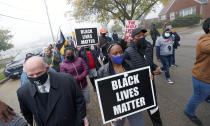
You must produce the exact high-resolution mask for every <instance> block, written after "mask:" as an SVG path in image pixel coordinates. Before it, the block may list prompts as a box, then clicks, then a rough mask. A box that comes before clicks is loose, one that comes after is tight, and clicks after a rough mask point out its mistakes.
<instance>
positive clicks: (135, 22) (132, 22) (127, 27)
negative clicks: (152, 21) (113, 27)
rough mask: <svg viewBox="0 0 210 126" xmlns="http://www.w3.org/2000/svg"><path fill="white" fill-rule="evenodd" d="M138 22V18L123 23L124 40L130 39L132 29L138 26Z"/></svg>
mask: <svg viewBox="0 0 210 126" xmlns="http://www.w3.org/2000/svg"><path fill="white" fill-rule="evenodd" d="M138 23H139V21H138V20H128V21H126V24H125V33H126V36H125V39H126V40H132V36H131V33H132V31H133V30H134V29H136V28H137V27H138Z"/></svg>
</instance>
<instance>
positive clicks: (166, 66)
mask: <svg viewBox="0 0 210 126" xmlns="http://www.w3.org/2000/svg"><path fill="white" fill-rule="evenodd" d="M171 59H172V55H168V56H160V60H161V63H162V65H163V70H164V71H165V77H166V79H168V78H170V73H169V68H170V66H171Z"/></svg>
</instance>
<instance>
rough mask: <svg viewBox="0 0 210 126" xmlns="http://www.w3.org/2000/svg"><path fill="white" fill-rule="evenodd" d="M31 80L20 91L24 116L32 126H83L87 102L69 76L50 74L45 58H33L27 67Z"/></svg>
mask: <svg viewBox="0 0 210 126" xmlns="http://www.w3.org/2000/svg"><path fill="white" fill-rule="evenodd" d="M24 67H25V70H26V73H27V77H28V79H29V82H28V84H25V85H23V86H22V87H21V88H19V89H18V91H17V96H18V100H19V104H20V109H21V112H22V114H23V116H24V118H25V119H26V120H27V122H28V123H29V124H30V125H32V124H33V123H34V122H33V118H34V120H35V121H36V123H37V124H38V126H55V125H59V126H69V125H71V126H83V125H84V121H83V119H84V118H85V116H86V109H85V100H84V98H83V96H82V93H81V92H80V89H79V88H78V86H77V84H76V82H75V80H74V79H73V77H72V76H71V75H69V74H62V73H57V72H55V73H52V72H49V67H47V66H46V63H45V62H44V60H43V58H42V57H38V56H33V57H31V58H30V59H28V60H27V61H26V63H25V66H24Z"/></svg>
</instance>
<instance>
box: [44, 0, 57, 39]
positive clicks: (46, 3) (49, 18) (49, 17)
mask: <svg viewBox="0 0 210 126" xmlns="http://www.w3.org/2000/svg"><path fill="white" fill-rule="evenodd" d="M44 4H45V9H46V13H47V17H48V22H49V26H50V31H51V35H52V39H53V42H55V38H54V35H53V30H52V25H51V22H50V16H49V13H48V7H47V2H46V0H44Z"/></svg>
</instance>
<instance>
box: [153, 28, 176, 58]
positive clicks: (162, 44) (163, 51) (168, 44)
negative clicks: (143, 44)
mask: <svg viewBox="0 0 210 126" xmlns="http://www.w3.org/2000/svg"><path fill="white" fill-rule="evenodd" d="M168 30H169V29H165V30H164V32H163V34H162V36H161V37H159V38H158V39H157V41H156V43H155V46H156V52H157V54H156V55H157V58H158V59H159V58H160V56H168V55H171V54H173V43H174V35H171V36H170V37H169V38H167V37H165V32H166V31H168Z"/></svg>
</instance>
